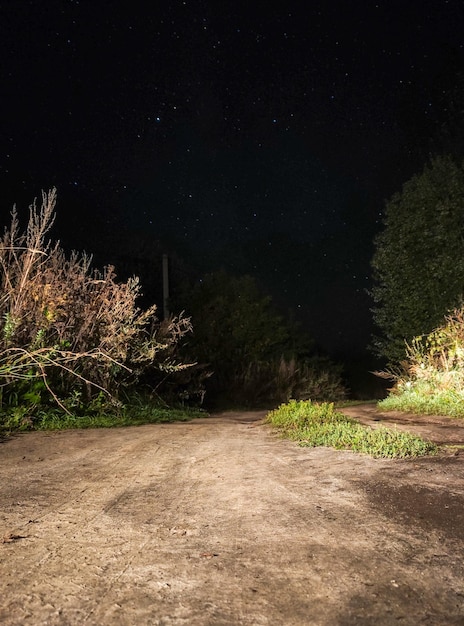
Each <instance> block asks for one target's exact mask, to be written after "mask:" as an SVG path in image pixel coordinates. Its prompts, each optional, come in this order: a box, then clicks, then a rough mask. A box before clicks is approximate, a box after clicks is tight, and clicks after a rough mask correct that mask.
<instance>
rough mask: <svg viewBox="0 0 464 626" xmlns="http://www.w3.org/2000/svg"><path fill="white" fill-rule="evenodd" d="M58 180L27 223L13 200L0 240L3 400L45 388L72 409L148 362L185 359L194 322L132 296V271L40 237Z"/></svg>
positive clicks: (27, 401)
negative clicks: (161, 313)
mask: <svg viewBox="0 0 464 626" xmlns="http://www.w3.org/2000/svg"><path fill="white" fill-rule="evenodd" d="M55 203H56V190H54V189H53V190H51V191H50V192H49V193H48V194H45V193H44V194H43V196H42V205H41V208H40V209H39V210H38V209H37V207H36V204H35V203H34V204H33V205H32V206H31V207H30V213H29V222H28V225H27V229H26V231H25V232H24V233H20V231H19V222H18V217H17V213H16V210H14V211H13V213H12V222H11V226H10V228H9V229H6V230H5V233H4V236H3V238H2V239H1V240H0V271H1V274H0V288H1V292H0V293H1V297H0V388H1V390H2V396H1V400H2V405H3V406H4V407H5V406H10V407H11V406H21V407H22V408H24V407H25V406H26V407H28V409H27V410H28V414H32V413H33V412H34V410H35V409H36V408H37V407H38V406H39V405H40V404H41V403H43V402H46V401H47V399H49V398H50V396H52V397H53V399H54V400H55V401H56V402H57V403H58V404H59V405H60V407H61V408H62V409H63V410H65V411H69V409H68V407H67V405H68V404H69V401H70V400H71V399H72V400H73V402H74V405H73V409H75V408H76V406H77V405H79V403H80V404H85V403H89V402H92V401H95V398H96V397H101V394H103V395H104V396H106V397H107V398H110V397H113V398H115V397H116V396H117V394H118V392H119V390H120V389H121V388H123V387H127V386H130V385H134V384H136V383H137V382H138V381H139V380H140V378H141V376H142V375H143V376H145V377H146V376H147V372H151V377H152V383H153V386H154V385H155V384H156V372H160V371H161V372H163V375H164V373H169V372H174V371H178V370H180V369H183V368H184V367H186V366H184V365H182V364H180V363H179V362H178V361H177V360H176V354H175V352H176V349H177V345H178V343H179V341H180V340H181V339H182V338H183V337H184V335H185V334H187V333H188V332H189V331H190V330H191V325H190V321H189V320H188V319H187V318H185V317H183V316H180V317H177V318H172V319H170V320H167V321H165V322H159V321H158V320H157V318H156V307H154V306H153V307H150V308H148V309H147V310H144V311H142V310H141V309H139V308H138V307H137V305H136V300H137V298H138V296H139V294H140V286H139V283H138V280H137V279H136V278H132V279H130V280H128V281H127V282H125V283H118V282H117V281H116V276H115V273H114V269H113V268H112V267H106V268H105V269H104V270H103V271H99V270H94V269H92V268H91V259H90V258H89V257H88V256H86V255H79V254H77V253H73V254H72V255H71V256H70V257H69V258H68V257H66V255H65V253H64V252H63V250H62V249H61V248H60V247H59V245H58V244H55V245H52V244H51V242H50V241H47V240H46V236H47V233H48V232H49V230H50V229H51V227H52V225H53V222H54V219H55Z"/></svg>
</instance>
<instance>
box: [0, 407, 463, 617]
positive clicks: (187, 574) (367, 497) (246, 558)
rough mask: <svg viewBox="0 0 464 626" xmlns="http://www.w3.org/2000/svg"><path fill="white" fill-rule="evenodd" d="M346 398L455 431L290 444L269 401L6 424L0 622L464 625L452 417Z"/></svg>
mask: <svg viewBox="0 0 464 626" xmlns="http://www.w3.org/2000/svg"><path fill="white" fill-rule="evenodd" d="M346 412H347V413H349V414H351V415H355V416H357V417H358V418H359V419H361V420H362V421H365V422H368V423H370V424H373V425H374V426H375V425H376V424H379V423H382V422H385V421H393V422H395V423H397V424H398V427H402V428H403V427H406V428H407V429H409V430H414V431H418V432H421V433H424V434H425V435H426V436H428V437H430V438H431V439H434V440H436V441H439V442H440V443H451V444H453V445H454V446H455V447H448V448H446V449H445V450H444V451H443V452H442V453H441V454H440V455H439V456H437V457H432V458H424V459H419V460H409V461H388V460H374V459H371V458H369V457H367V456H361V455H357V454H353V453H350V452H337V451H334V450H331V449H326V448H318V449H310V448H301V447H298V446H297V445H296V444H294V443H292V442H290V441H285V440H282V439H279V438H278V437H277V436H276V434H275V433H274V432H273V431H272V430H271V429H270V427H269V426H266V425H264V424H263V423H262V422H261V421H260V420H261V419H262V418H263V416H264V413H228V414H222V415H216V416H213V417H210V418H202V419H199V420H195V421H192V422H189V423H177V424H165V425H149V426H142V427H133V428H123V429H116V430H93V431H84V430H82V431H66V432H53V433H50V432H48V433H44V432H37V433H29V434H24V435H18V436H16V437H13V438H10V439H8V440H6V441H4V442H3V443H1V444H0V481H1V482H0V525H1V531H0V623H1V624H4V625H12V624H17V625H19V624H21V625H33V626H37V625H40V624H51V625H66V624H73V625H74V624H79V625H81V624H84V625H85V624H87V625H89V624H95V625H99V626H102V625H107V624H111V625H134V626H135V625H159V626H161V625H163V626H164V625H166V626H168V625H184V624H185V625H189V626H196V625H211V626H221V625H224V626H226V625H227V626H229V625H230V626H232V625H238V626H239V625H253V626H255V625H269V626H271V625H272V626H279V625H285V626H292V625H303V624H304V625H306V624H316V625H330V626H338V625H340V626H342V625H343V626H345V625H346V626H348V625H356V626H359V625H374V624H376V625H377V624H379V625H384V624H385V625H389V624H395V625H397V624H402V625H404V624H408V625H414V626H417V625H418V624H425V625H427V626H430V625H436V624H443V625H445V624H446V625H447V626H449V625H451V624H464V567H463V561H464V555H463V547H464V450H462V451H461V449H460V448H459V445H463V444H464V428H463V426H461V425H460V422H459V421H456V420H454V421H453V420H451V419H444V418H424V417H422V418H417V417H416V418H411V417H407V416H404V415H401V414H394V415H391V414H388V415H382V414H379V412H378V411H376V409H375V408H374V407H373V406H362V407H354V408H350V409H346ZM379 420H380V421H379Z"/></svg>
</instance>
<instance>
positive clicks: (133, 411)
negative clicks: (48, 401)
mask: <svg viewBox="0 0 464 626" xmlns="http://www.w3.org/2000/svg"><path fill="white" fill-rule="evenodd" d="M207 415H208V414H207V413H206V412H205V411H203V410H201V409H197V408H191V407H177V408H172V407H165V406H159V405H156V404H151V403H146V404H140V405H136V406H134V405H127V406H123V407H121V408H120V409H119V410H118V411H117V412H116V411H107V412H105V411H104V410H102V412H101V413H98V414H89V415H85V414H84V415H69V414H67V413H65V412H64V411H59V410H48V411H38V412H37V414H36V415H34V417H33V418H31V417H29V416H28V415H27V413H25V412H23V411H15V412H10V413H8V414H5V413H4V414H0V432H3V433H9V432H14V431H26V430H67V429H72V428H119V427H122V426H141V425H143V424H161V423H168V422H186V421H189V420H191V419H194V418H198V417H206V416H207Z"/></svg>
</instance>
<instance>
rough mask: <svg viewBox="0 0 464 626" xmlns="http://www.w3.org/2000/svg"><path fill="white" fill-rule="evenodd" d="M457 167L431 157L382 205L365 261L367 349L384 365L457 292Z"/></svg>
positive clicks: (461, 178) (462, 268)
mask: <svg viewBox="0 0 464 626" xmlns="http://www.w3.org/2000/svg"><path fill="white" fill-rule="evenodd" d="M463 236H464V167H463V165H462V164H458V163H457V162H456V161H454V160H453V158H452V157H450V156H440V157H435V158H434V159H432V160H431V162H430V163H429V164H428V165H427V166H426V167H425V168H424V170H423V172H422V173H421V174H419V175H416V176H414V177H413V178H411V180H409V181H408V182H406V183H405V184H404V185H403V189H402V191H401V193H398V194H395V195H394V196H393V197H392V198H391V200H390V201H389V202H387V203H386V207H385V214H384V229H383V231H382V232H381V233H380V235H379V236H378V237H377V239H376V241H375V249H376V251H375V254H374V257H373V259H372V268H373V276H374V287H373V289H372V291H371V296H372V298H373V300H374V308H373V314H374V321H375V324H376V326H377V328H378V330H379V333H378V335H377V336H375V337H374V340H373V347H374V349H375V351H376V353H377V354H378V355H379V356H382V357H386V358H387V359H388V360H389V361H390V362H391V363H394V362H397V361H399V360H401V359H402V358H404V354H405V341H410V340H411V339H412V338H413V337H415V336H417V335H421V334H424V333H429V332H430V331H431V330H433V329H434V328H435V327H436V326H438V324H439V323H440V322H441V321H442V319H443V316H444V315H445V314H446V313H447V312H448V311H449V310H450V309H451V308H452V307H453V306H455V305H456V304H458V303H459V301H460V299H461V296H462V294H463V291H464V254H463V252H464V247H463Z"/></svg>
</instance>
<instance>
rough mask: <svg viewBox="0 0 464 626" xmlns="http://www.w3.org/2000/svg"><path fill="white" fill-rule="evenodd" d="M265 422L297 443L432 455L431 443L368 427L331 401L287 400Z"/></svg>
mask: <svg viewBox="0 0 464 626" xmlns="http://www.w3.org/2000/svg"><path fill="white" fill-rule="evenodd" d="M267 422H268V423H270V424H272V425H273V426H275V427H276V428H278V429H279V430H280V431H281V433H282V435H283V436H284V437H286V438H288V439H292V440H294V441H298V443H299V445H301V446H310V447H317V446H328V447H331V448H335V449H336V450H352V451H353V452H360V453H363V454H369V455H370V456H372V457H376V458H382V457H383V458H407V457H416V456H423V455H425V454H433V453H434V452H436V450H437V448H436V446H435V445H434V444H433V443H430V442H428V441H425V440H423V439H421V438H420V437H416V436H414V435H411V434H410V433H406V432H402V431H399V430H396V429H388V428H378V429H375V430H374V429H372V428H369V427H368V426H364V425H362V424H360V423H359V422H357V421H356V420H353V419H351V418H349V417H347V416H346V415H343V414H342V413H340V412H338V411H336V409H335V408H334V405H333V404H332V403H325V402H324V403H321V404H315V403H312V402H311V401H310V400H307V401H296V400H290V402H289V403H288V404H282V405H281V406H280V407H279V408H277V409H275V410H274V411H271V412H270V413H269V414H268V416H267Z"/></svg>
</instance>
